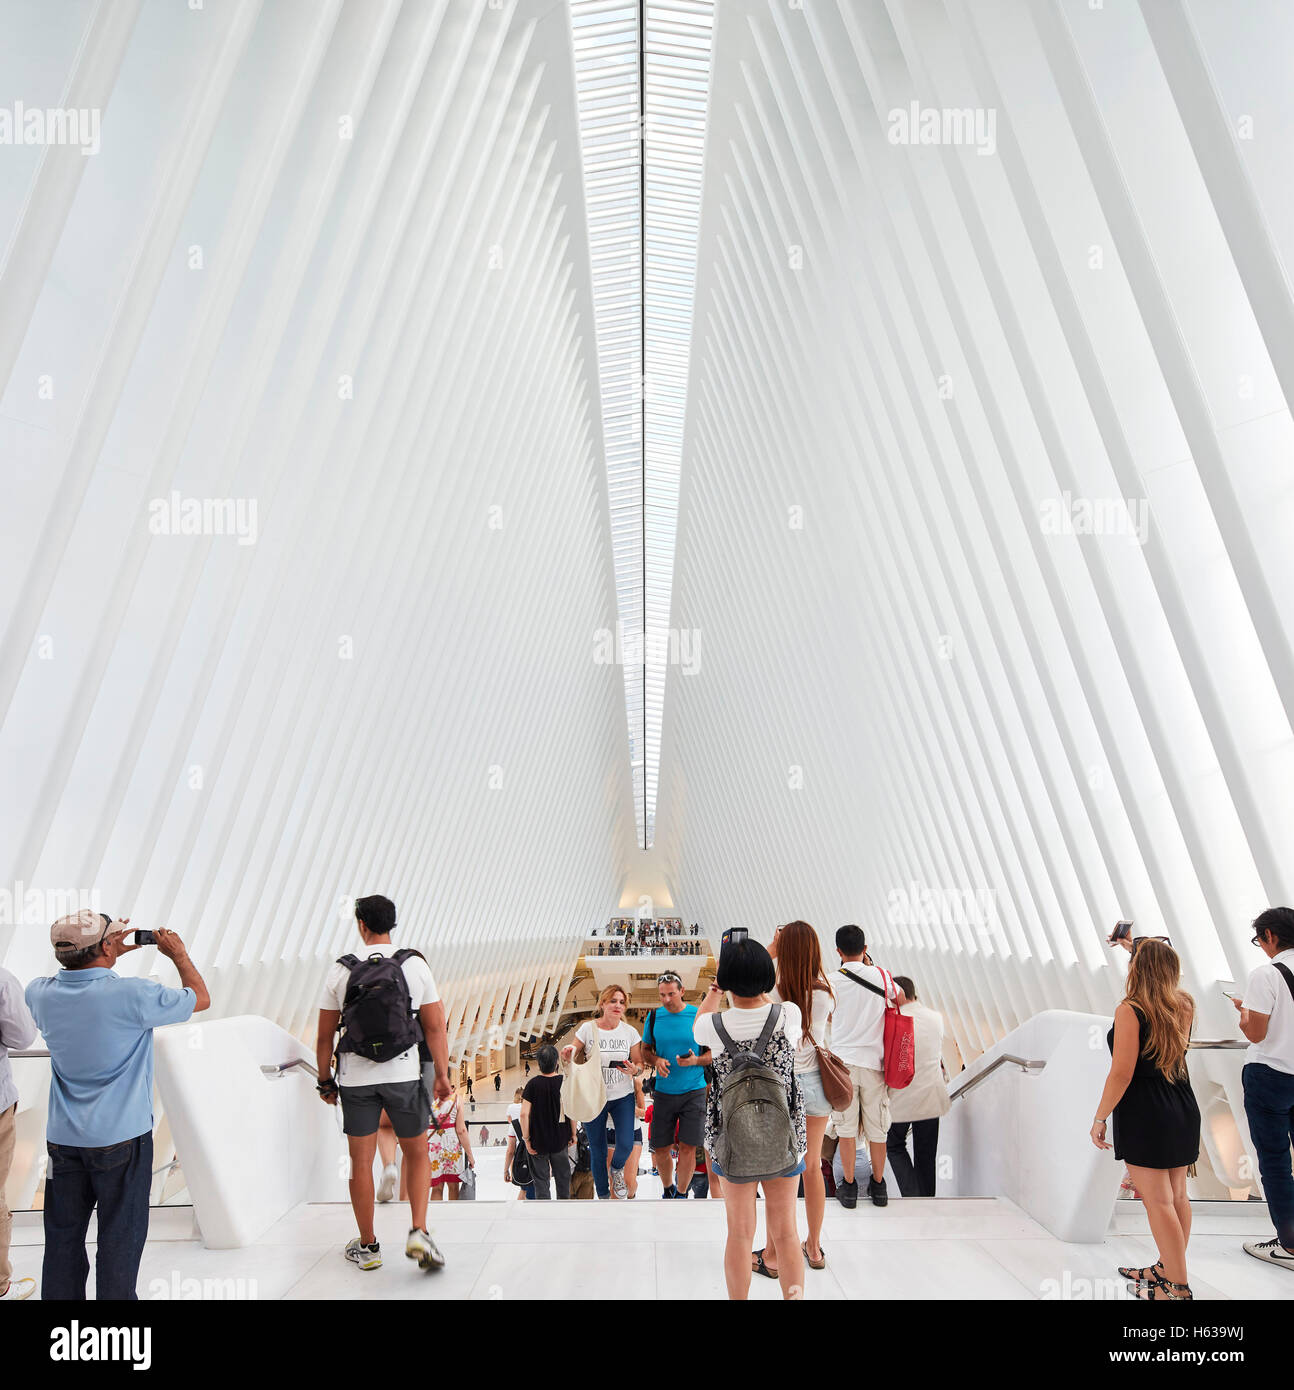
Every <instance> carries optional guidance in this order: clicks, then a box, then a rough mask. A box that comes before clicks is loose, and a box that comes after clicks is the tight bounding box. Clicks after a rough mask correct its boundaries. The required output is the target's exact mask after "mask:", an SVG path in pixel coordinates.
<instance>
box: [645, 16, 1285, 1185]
mask: <svg viewBox="0 0 1294 1390" xmlns="http://www.w3.org/2000/svg"><path fill="white" fill-rule="evenodd" d="M1241 10H1243V14H1242V13H1241ZM1292 50H1294V12H1291V11H1290V10H1289V9H1288V7H1282V6H1276V5H1260V6H1246V7H1240V9H1237V7H1234V6H1227V5H1223V4H1217V3H1210V0H1163V3H1160V0H1145V3H1143V4H1141V5H1133V4H1129V5H1118V6H1110V5H1106V6H1104V7H1097V8H1096V9H1093V8H1092V7H1090V6H1088V5H1086V4H1084V3H1080V0H1037V3H1018V4H1017V3H1013V2H1010V3H1002V4H995V5H982V4H977V3H974V0H946V3H941V4H927V3H906V2H905V0H814V3H812V4H805V5H804V6H803V7H793V6H790V5H787V4H786V3H784V0H723V3H722V4H721V5H720V6H719V14H718V20H717V23H716V27H715V35H714V47H713V67H714V75H713V79H712V82H713V89H714V91H716V92H722V94H723V98H722V100H721V101H715V102H714V103H713V104H712V109H711V113H710V126H709V132H708V144H707V150H706V170H705V193H704V206H703V209H702V224H701V241H700V252H699V257H698V260H699V265H700V271H699V274H698V279H697V285H696V316H695V317H696V324H695V328H694V331H693V344H692V354H691V368H690V386H689V391H690V396H691V401H690V406H689V412H688V419H687V427H686V439H685V449H684V460H685V463H684V471H683V479H682V497H681V505H680V513H679V516H680V519H679V530H678V563H677V566H676V577H675V595H674V614H673V622H674V624H675V625H676V626H679V625H687V626H689V627H696V628H699V629H700V630H701V631H702V632H703V633H704V634H705V637H706V639H707V640H706V646H705V662H704V667H703V671H702V673H701V674H700V676H699V677H698V678H696V679H690V678H676V679H675V680H674V681H673V682H672V684H671V686H670V700H669V706H668V714H667V717H666V721H665V731H664V746H663V750H662V760H661V790H660V798H659V807H658V821H657V824H658V834H657V853H658V856H659V871H660V874H661V876H662V878H663V879H664V880H665V882H666V883H668V885H669V886H670V888H671V891H672V893H673V895H674V898H675V900H676V901H679V902H686V903H687V904H688V907H687V911H688V914H689V916H696V917H698V918H699V919H700V920H701V921H702V922H703V923H705V924H706V925H707V927H708V928H710V929H711V930H712V931H715V930H717V929H719V928H722V927H723V926H725V925H727V924H729V923H742V924H748V925H750V926H751V927H753V928H754V929H756V930H757V931H759V932H760V933H761V935H763V936H764V937H765V939H766V938H767V935H768V933H769V932H771V930H772V928H773V926H774V925H776V924H777V923H778V922H783V921H786V920H788V919H790V918H792V917H803V918H805V919H806V920H807V921H810V922H812V923H813V924H814V925H815V926H816V927H817V928H818V929H819V931H820V932H821V934H822V936H823V938H824V941H825V944H827V946H828V948H829V947H830V943H831V939H832V935H833V933H834V931H835V930H836V928H838V927H839V926H840V925H842V924H843V923H846V922H857V923H859V924H860V925H862V926H863V928H864V930H865V931H866V933H867V936H868V939H869V942H870V943H871V949H872V954H873V955H874V956H875V958H876V959H877V960H878V961H883V962H884V963H885V964H887V965H889V966H891V967H893V968H896V969H900V970H903V971H904V972H905V973H906V974H908V975H910V976H911V977H912V979H913V980H914V981H915V983H916V986H917V989H918V992H919V993H920V995H921V997H922V998H923V999H926V1000H928V1001H930V1002H931V1003H933V1004H934V1005H935V1007H937V1008H939V1009H941V1010H942V1011H943V1012H944V1014H945V1017H946V1020H947V1023H948V1029H949V1034H950V1036H951V1037H952V1038H953V1039H954V1040H955V1043H956V1045H957V1047H958V1048H959V1049H960V1050H961V1052H962V1054H963V1056H966V1057H970V1056H973V1055H974V1054H976V1053H977V1052H979V1051H980V1050H981V1049H982V1048H984V1047H985V1046H986V1045H988V1044H990V1043H992V1042H993V1041H994V1040H995V1039H997V1038H999V1037H1001V1036H1002V1034H1003V1033H1004V1032H1005V1031H1007V1030H1008V1029H1010V1028H1012V1027H1014V1026H1015V1025H1016V1024H1018V1023H1020V1022H1021V1021H1023V1020H1024V1019H1026V1018H1028V1017H1029V1016H1030V1015H1031V1014H1033V1013H1035V1012H1037V1011H1038V1010H1040V1009H1044V1008H1073V1009H1078V1010H1089V1009H1091V1010H1096V1011H1099V1012H1103V1013H1108V1012H1109V1011H1110V1009H1111V1008H1112V1005H1113V1001H1114V1000H1115V999H1117V998H1118V997H1119V991H1120V990H1121V989H1122V982H1123V978H1124V971H1125V969H1126V962H1125V961H1124V960H1123V959H1122V958H1121V956H1120V954H1119V953H1112V952H1110V951H1109V950H1108V949H1107V948H1106V946H1105V945H1104V942H1103V938H1104V937H1105V936H1106V935H1107V934H1108V932H1109V930H1110V928H1111V926H1112V924H1113V922H1114V921H1115V920H1116V918H1118V917H1131V918H1132V919H1133V920H1134V921H1135V922H1136V924H1137V929H1138V931H1139V932H1144V933H1148V934H1165V935H1168V936H1171V937H1172V939H1173V942H1174V945H1175V946H1176V947H1177V948H1178V950H1179V951H1180V953H1181V955H1182V959H1183V964H1184V970H1185V976H1186V983H1187V986H1188V988H1189V989H1190V990H1191V992H1192V993H1193V994H1194V995H1195V997H1196V999H1197V1000H1198V1001H1199V1008H1200V1012H1201V1022H1200V1028H1201V1029H1202V1030H1208V1031H1209V1032H1211V1033H1212V1034H1213V1035H1214V1036H1231V1035H1233V1034H1234V1011H1233V1010H1231V1009H1230V1006H1229V1005H1228V1004H1227V1001H1226V1000H1225V998H1224V997H1223V995H1222V993H1221V991H1220V990H1219V989H1218V987H1217V982H1218V981H1219V980H1221V979H1237V980H1244V979H1245V978H1246V977H1247V974H1248V972H1249V970H1250V969H1251V968H1252V966H1253V965H1254V964H1255V963H1256V961H1257V957H1256V954H1255V953H1254V952H1253V951H1252V949H1251V948H1250V947H1249V945H1248V939H1249V936H1250V929H1249V922H1250V920H1251V919H1252V917H1253V916H1254V915H1255V914H1256V913H1257V912H1258V911H1259V910H1260V909H1262V908H1263V907H1265V906H1267V905H1269V904H1271V903H1279V902H1288V901H1289V900H1290V898H1291V897H1292V896H1294V869H1292V868H1291V866H1294V801H1292V800H1291V798H1290V796H1289V793H1288V788H1289V786H1290V785H1291V784H1292V782H1294V733H1292V731H1291V719H1290V711H1291V705H1294V681H1292V680H1291V676H1290V666H1289V662H1290V652H1291V641H1290V639H1291V633H1292V632H1294V551H1292V550H1291V547H1290V546H1289V543H1288V537H1289V535H1290V533H1291V527H1292V526H1294V491H1291V488H1290V482H1289V477H1290V470H1289V461H1290V459H1291V458H1292V457H1294V424H1292V423H1291V417H1290V408H1289V407H1290V402H1289V399H1288V396H1287V391H1288V381H1289V363H1290V361H1291V360H1292V359H1291V356H1290V352H1289V342H1290V333H1289V328H1288V325H1289V323H1290V322H1291V321H1294V320H1292V319H1291V314H1292V313H1294V303H1292V299H1291V291H1290V280H1291V277H1290V267H1291V265H1294V222H1292V221H1291V217H1290V206H1291V205H1290V202H1289V199H1288V197H1287V196H1286V191H1285V183H1286V182H1287V180H1286V179H1285V176H1284V166H1285V164H1286V163H1287V157H1286V156H1287V151H1288V148H1289V145H1290V142H1291V140H1292V139H1294V95H1292V89H1291V87H1290V84H1289V82H1288V80H1287V76H1286V73H1285V69H1286V68H1287V67H1288V60H1289V53H1290V52H1291V51H1292ZM1283 387H1284V388H1285V389H1284V390H1283V389H1282V388H1283ZM1212 1065H1213V1063H1212V1060H1211V1059H1209V1058H1203V1059H1201V1061H1200V1068H1201V1072H1202V1073H1208V1074H1209V1075H1210V1080H1211V1081H1216V1082H1217V1085H1218V1086H1219V1087H1222V1086H1224V1085H1226V1084H1227V1083H1226V1080H1225V1077H1224V1076H1223V1075H1222V1074H1220V1073H1219V1074H1218V1075H1217V1076H1213V1075H1212V1073H1211V1072H1210V1068H1211V1067H1212ZM1222 1109H1225V1107H1222ZM1218 1113H1220V1111H1219V1107H1218V1106H1215V1107H1214V1115H1213V1116H1212V1117H1211V1119H1210V1121H1209V1122H1208V1123H1207V1124H1206V1128H1205V1138H1204V1142H1205V1144H1206V1145H1207V1146H1210V1159H1211V1161H1212V1165H1213V1169H1214V1172H1215V1173H1216V1174H1222V1173H1224V1172H1227V1171H1229V1170H1228V1167H1227V1165H1228V1162H1229V1160H1228V1158H1227V1153H1228V1152H1231V1151H1232V1150H1228V1149H1227V1144H1226V1132H1227V1131H1226V1130H1225V1126H1224V1125H1223V1122H1222V1121H1221V1120H1217V1126H1221V1127H1220V1128H1218V1127H1217V1126H1215V1123H1214V1121H1215V1119H1216V1117H1217V1114H1218ZM1229 1132H1230V1133H1232V1134H1234V1129H1232V1130H1231V1131H1229ZM1219 1136H1220V1137H1219ZM1234 1148H1235V1146H1233V1150H1234ZM1245 1181H1246V1180H1244V1179H1242V1178H1240V1177H1238V1176H1237V1182H1238V1183H1239V1185H1244V1183H1245Z"/></svg>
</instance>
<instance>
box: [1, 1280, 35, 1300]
mask: <svg viewBox="0 0 1294 1390" xmlns="http://www.w3.org/2000/svg"><path fill="white" fill-rule="evenodd" d="M35 1292H36V1281H35V1280H34V1279H31V1278H26V1279H11V1280H10V1281H9V1286H8V1288H6V1289H5V1291H4V1293H0V1303H21V1302H22V1301H23V1299H24V1298H30V1297H31V1296H32V1294H34V1293H35Z"/></svg>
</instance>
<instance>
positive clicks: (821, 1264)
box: [800, 1240, 827, 1269]
mask: <svg viewBox="0 0 1294 1390" xmlns="http://www.w3.org/2000/svg"><path fill="white" fill-rule="evenodd" d="M800 1249H801V1250H803V1251H804V1262H805V1264H807V1265H808V1266H809V1268H810V1269H826V1267H827V1252H826V1251H825V1250H822V1247H821V1246H819V1247H818V1249H819V1250H822V1258H821V1259H820V1260H817V1261H815V1260H814V1258H813V1256H812V1255H810V1254H809V1242H808V1241H807V1240H802V1241H801V1242H800Z"/></svg>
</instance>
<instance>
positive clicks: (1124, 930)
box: [1109, 922, 1132, 946]
mask: <svg viewBox="0 0 1294 1390" xmlns="http://www.w3.org/2000/svg"><path fill="white" fill-rule="evenodd" d="M1131 935H1132V923H1131V922H1116V923H1115V924H1114V930H1113V931H1112V932H1111V933H1110V938H1109V940H1110V945H1111V946H1113V945H1114V943H1115V942H1116V941H1126V940H1127V939H1128V937H1130V936H1131Z"/></svg>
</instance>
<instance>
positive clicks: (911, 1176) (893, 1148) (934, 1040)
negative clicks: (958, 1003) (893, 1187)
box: [885, 975, 952, 1197]
mask: <svg viewBox="0 0 1294 1390" xmlns="http://www.w3.org/2000/svg"><path fill="white" fill-rule="evenodd" d="M894 983H895V984H896V985H898V987H899V988H900V989H901V990H902V991H903V993H904V994H905V995H907V998H908V1002H907V1003H906V1004H904V1005H903V1007H902V1009H901V1010H900V1012H901V1013H905V1014H907V1015H908V1016H909V1017H910V1018H911V1019H912V1031H913V1035H914V1041H915V1043H916V1068H915V1070H914V1071H913V1073H912V1080H911V1081H910V1082H909V1083H908V1085H907V1086H905V1087H904V1088H903V1090H901V1091H891V1092H890V1132H889V1136H888V1138H887V1139H886V1141H885V1151H886V1156H887V1157H888V1158H889V1160H890V1167H891V1168H892V1169H893V1170H894V1176H895V1177H896V1178H897V1179H898V1183H899V1191H900V1192H901V1193H902V1194H903V1195H904V1196H905V1197H933V1196H934V1195H935V1156H936V1152H937V1150H938V1148H939V1118H940V1116H941V1115H946V1114H947V1113H948V1107H949V1106H950V1105H951V1104H952V1102H951V1101H950V1100H949V1099H948V1082H947V1080H946V1078H945V1077H944V1069H943V1048H944V1020H943V1015H942V1014H939V1013H936V1012H935V1011H934V1009H927V1008H926V1006H925V1005H924V1004H919V1003H918V1002H917V988H916V986H915V985H914V984H913V983H912V981H911V980H910V979H908V978H907V976H906V975H896V976H895V977H894ZM909 1128H911V1130H912V1148H913V1150H914V1152H915V1154H916V1167H915V1168H914V1167H913V1164H912V1159H911V1158H910V1157H909V1156H908V1129H909Z"/></svg>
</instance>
